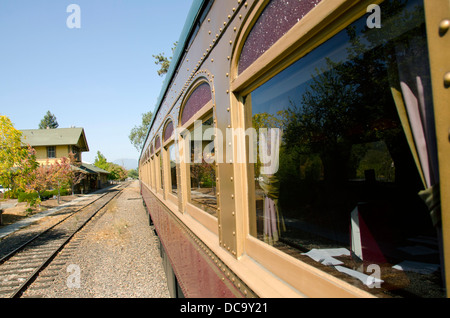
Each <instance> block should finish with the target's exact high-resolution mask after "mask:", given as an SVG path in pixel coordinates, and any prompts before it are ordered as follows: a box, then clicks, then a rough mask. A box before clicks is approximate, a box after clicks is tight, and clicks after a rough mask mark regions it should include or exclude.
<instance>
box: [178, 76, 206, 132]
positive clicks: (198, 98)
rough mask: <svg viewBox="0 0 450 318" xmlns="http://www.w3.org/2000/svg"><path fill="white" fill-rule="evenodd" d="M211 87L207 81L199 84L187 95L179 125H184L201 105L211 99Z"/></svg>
mask: <svg viewBox="0 0 450 318" xmlns="http://www.w3.org/2000/svg"><path fill="white" fill-rule="evenodd" d="M211 98H212V97H211V88H210V87H209V84H208V83H203V84H200V85H199V86H198V87H197V88H196V89H195V90H194V92H193V93H192V94H191V96H190V97H189V99H188V101H187V102H186V105H185V106H184V108H183V113H182V115H181V125H184V124H185V123H186V122H187V121H188V120H189V119H191V118H192V116H194V115H195V113H197V112H198V111H199V110H200V109H201V108H202V107H203V106H205V105H206V104H207V103H208V102H209V101H210V100H211Z"/></svg>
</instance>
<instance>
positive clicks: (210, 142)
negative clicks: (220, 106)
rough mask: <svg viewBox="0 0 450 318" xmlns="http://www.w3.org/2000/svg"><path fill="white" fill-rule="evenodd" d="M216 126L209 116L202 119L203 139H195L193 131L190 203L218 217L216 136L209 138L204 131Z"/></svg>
mask: <svg viewBox="0 0 450 318" xmlns="http://www.w3.org/2000/svg"><path fill="white" fill-rule="evenodd" d="M211 128H214V119H213V117H209V118H207V119H206V120H203V121H202V125H201V131H202V132H203V134H202V139H201V140H195V138H194V130H193V129H192V130H190V132H191V139H190V140H191V142H190V143H191V147H190V148H191V149H190V150H191V158H190V159H191V160H190V164H189V171H190V192H189V195H188V200H189V203H191V204H193V205H195V206H196V207H198V208H200V209H202V210H204V211H206V212H207V213H209V214H211V215H213V216H215V217H217V196H216V167H215V160H214V155H215V154H214V138H213V136H211V138H207V135H209V134H204V132H205V131H206V130H207V129H211Z"/></svg>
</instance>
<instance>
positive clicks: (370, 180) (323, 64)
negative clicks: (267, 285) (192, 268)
mask: <svg viewBox="0 0 450 318" xmlns="http://www.w3.org/2000/svg"><path fill="white" fill-rule="evenodd" d="M380 6H381V12H382V13H383V21H384V22H383V26H382V28H381V29H369V28H368V27H367V24H366V23H367V16H364V17H362V18H361V19H359V20H358V21H356V22H354V23H353V24H351V25H350V26H348V27H347V28H346V29H344V30H343V31H342V32H340V33H338V34H337V35H336V36H334V37H333V38H332V39H330V40H328V41H327V42H325V43H324V44H323V45H321V46H319V47H318V48H316V49H315V50H314V51H312V52H311V53H310V54H308V55H307V56H305V57H303V58H302V59H300V60H299V61H297V62H296V63H295V64H293V65H291V66H290V67H288V68H287V69H285V70H284V71H282V72H281V73H279V74H278V75H277V76H275V77H274V78H272V79H271V80H269V81H268V82H266V83H265V84H264V85H262V86H260V87H259V88H257V89H256V90H255V91H253V92H252V93H251V96H247V97H246V101H247V102H246V105H249V107H250V106H251V108H252V118H251V122H252V126H253V128H255V129H257V130H258V131H259V134H258V136H259V139H258V144H257V147H258V148H257V152H258V155H257V161H256V163H255V164H254V169H252V170H251V171H250V179H249V184H250V185H251V188H250V189H252V188H253V190H252V193H251V195H250V197H251V198H252V200H251V201H250V206H249V209H250V213H251V215H250V220H251V224H250V232H251V235H253V236H255V237H257V238H258V239H260V240H264V241H265V242H267V243H269V244H271V245H273V246H275V247H277V248H279V249H282V250H283V251H286V252H287V253H289V254H291V255H293V256H294V257H297V258H299V259H301V260H302V261H304V262H307V263H309V264H312V265H314V266H316V267H319V268H321V269H322V270H324V271H326V272H329V273H331V274H333V275H336V276H338V277H340V278H342V279H344V280H346V281H348V282H350V283H353V284H356V285H358V286H359V287H361V288H363V289H366V290H367V291H369V292H372V293H375V294H378V295H389V296H399V295H400V296H403V295H414V296H420V297H427V296H428V297H438V296H443V295H442V294H441V292H442V289H441V288H440V287H441V281H442V280H441V277H440V274H441V272H440V268H439V266H440V259H439V248H438V244H437V242H438V240H437V237H436V229H435V228H434V227H433V225H432V222H431V218H430V215H429V212H428V209H427V208H426V206H425V204H424V203H423V201H422V200H421V199H420V198H419V196H418V192H419V191H420V190H422V189H423V183H422V182H421V179H420V176H419V173H418V169H417V165H416V164H415V162H414V159H413V156H412V153H411V150H410V147H409V145H408V142H407V139H406V137H405V129H406V128H405V127H404V126H402V123H401V121H400V119H399V115H398V114H399V111H400V110H401V108H402V107H404V104H406V103H407V101H405V102H403V100H406V95H405V94H406V93H405V90H404V91H402V92H401V93H400V94H403V100H402V99H400V100H399V99H398V98H395V97H396V96H398V91H397V90H396V87H399V86H402V87H404V86H405V85H406V86H407V87H409V88H410V91H411V93H410V96H409V97H411V96H416V98H417V99H418V100H422V101H423V104H422V105H424V107H428V110H431V112H432V104H430V101H431V100H432V99H431V89H430V76H429V71H428V65H429V64H428V63H429V62H428V52H427V41H426V33H425V23H424V12H423V4H422V1H419V0H417V1H415V0H414V1H385V2H383V3H382V4H381V5H380ZM400 78H402V80H400ZM408 79H411V80H410V81H409V80H408ZM419 84H420V85H419ZM417 96H420V98H418V97H417ZM248 121H250V119H249V120H248ZM261 128H268V130H266V132H267V134H266V135H267V136H265V135H264V134H261V132H264V130H261ZM264 136H265V138H263V137H264ZM251 146H252V145H250V144H248V147H249V149H250V148H251ZM261 146H263V147H261ZM361 275H363V276H361ZM364 275H366V276H364ZM367 277H372V278H379V279H380V280H382V282H381V281H377V280H375V281H372V282H374V285H372V286H371V287H375V288H369V286H366V285H365V283H367V282H370V280H369V281H367V280H366V278H367Z"/></svg>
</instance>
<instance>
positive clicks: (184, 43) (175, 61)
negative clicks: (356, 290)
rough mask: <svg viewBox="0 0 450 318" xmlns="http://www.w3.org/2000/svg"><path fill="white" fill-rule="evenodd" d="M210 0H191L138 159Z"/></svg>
mask: <svg viewBox="0 0 450 318" xmlns="http://www.w3.org/2000/svg"><path fill="white" fill-rule="evenodd" d="M212 2H213V1H212V0H193V1H192V5H191V8H190V9H189V12H188V15H187V18H186V22H185V23H184V27H183V29H182V31H181V35H180V38H179V39H178V44H177V47H176V49H175V51H174V53H173V57H172V61H171V63H170V66H169V70H168V72H167V74H166V76H165V78H164V82H163V85H162V89H161V92H160V95H159V97H158V99H157V101H156V107H155V111H154V114H153V118H152V121H151V123H150V126H149V128H148V130H147V135H146V137H145V140H144V144H143V146H142V149H141V154H140V156H139V158H141V157H142V153H143V152H144V148H145V144H146V142H147V139H148V135H149V133H150V129H151V128H152V126H153V122H154V121H155V118H156V115H157V113H158V111H159V109H160V107H161V105H162V102H163V100H164V96H165V95H166V93H167V90H168V89H169V86H170V83H171V82H172V79H173V77H174V75H175V74H176V70H177V68H178V65H179V64H180V62H181V60H182V58H183V55H184V53H185V52H186V49H187V48H188V46H189V44H190V39H191V38H192V37H193V36H195V34H196V32H197V31H198V24H199V23H198V21H199V20H200V19H201V17H202V13H203V12H204V11H205V8H207V7H208V4H210V3H212Z"/></svg>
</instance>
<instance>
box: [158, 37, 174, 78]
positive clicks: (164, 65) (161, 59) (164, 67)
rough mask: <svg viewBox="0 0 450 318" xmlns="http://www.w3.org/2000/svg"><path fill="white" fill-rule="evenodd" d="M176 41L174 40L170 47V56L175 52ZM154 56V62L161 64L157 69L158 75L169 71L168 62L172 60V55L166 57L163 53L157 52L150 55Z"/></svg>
mask: <svg viewBox="0 0 450 318" xmlns="http://www.w3.org/2000/svg"><path fill="white" fill-rule="evenodd" d="M177 44H178V42H175V43H174V44H173V47H172V56H173V53H174V52H175V49H176V47H177ZM152 56H153V57H154V58H155V60H156V61H155V64H156V65H161V68H160V69H159V70H158V71H157V72H158V75H159V76H163V75H165V74H166V73H167V72H168V71H169V67H170V62H171V61H172V57H169V58H167V57H166V56H165V55H164V53H159V54H157V55H152Z"/></svg>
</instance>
